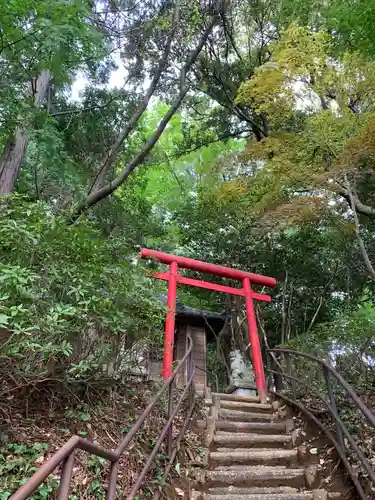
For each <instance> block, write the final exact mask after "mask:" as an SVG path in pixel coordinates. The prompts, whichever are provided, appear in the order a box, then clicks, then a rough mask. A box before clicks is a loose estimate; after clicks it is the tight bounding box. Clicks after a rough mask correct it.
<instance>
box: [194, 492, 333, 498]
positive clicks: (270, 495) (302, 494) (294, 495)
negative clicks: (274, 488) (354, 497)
mask: <svg viewBox="0 0 375 500" xmlns="http://www.w3.org/2000/svg"><path fill="white" fill-rule="evenodd" d="M203 498H204V500H314V494H313V492H312V491H306V492H304V491H303V492H298V493H266V494H265V495H264V494H257V493H250V494H245V495H236V494H232V493H228V494H225V495H215V494H214V495H213V494H211V493H206V494H205V495H204V496H203ZM324 500H325V499H324Z"/></svg>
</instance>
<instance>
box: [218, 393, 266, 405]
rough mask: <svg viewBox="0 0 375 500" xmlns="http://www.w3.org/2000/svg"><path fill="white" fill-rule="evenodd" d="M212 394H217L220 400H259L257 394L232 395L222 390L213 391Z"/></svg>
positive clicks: (251, 401)
mask: <svg viewBox="0 0 375 500" xmlns="http://www.w3.org/2000/svg"><path fill="white" fill-rule="evenodd" d="M212 396H217V397H218V398H219V399H220V400H222V401H224V400H226V401H239V402H240V403H259V401H260V399H259V396H234V395H232V394H225V393H223V392H213V393H212Z"/></svg>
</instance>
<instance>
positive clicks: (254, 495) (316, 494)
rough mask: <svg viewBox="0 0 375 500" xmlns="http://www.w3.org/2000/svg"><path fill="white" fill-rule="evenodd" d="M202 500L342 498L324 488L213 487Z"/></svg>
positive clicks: (318, 499) (308, 499)
mask: <svg viewBox="0 0 375 500" xmlns="http://www.w3.org/2000/svg"><path fill="white" fill-rule="evenodd" d="M202 498H203V499H204V500H326V499H327V498H328V499H336V498H337V499H340V498H343V497H342V494H341V493H338V492H326V491H325V490H314V491H298V490H297V489H296V488H289V487H278V488H237V487H236V486H229V487H228V488H213V489H211V490H209V491H208V492H207V493H205V494H204V495H203V497H202Z"/></svg>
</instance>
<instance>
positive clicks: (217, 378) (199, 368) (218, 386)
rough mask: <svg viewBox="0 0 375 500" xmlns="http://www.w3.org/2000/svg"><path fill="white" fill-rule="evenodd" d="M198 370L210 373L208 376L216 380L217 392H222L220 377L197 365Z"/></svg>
mask: <svg viewBox="0 0 375 500" xmlns="http://www.w3.org/2000/svg"><path fill="white" fill-rule="evenodd" d="M195 369H196V370H201V371H202V372H205V373H208V375H212V376H213V377H214V378H215V385H216V392H220V390H219V389H220V383H219V376H218V374H217V373H214V372H210V370H206V369H205V368H201V367H200V366H198V365H195Z"/></svg>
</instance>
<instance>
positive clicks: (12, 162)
mask: <svg viewBox="0 0 375 500" xmlns="http://www.w3.org/2000/svg"><path fill="white" fill-rule="evenodd" d="M50 81H51V73H50V72H49V71H48V70H43V71H42V72H41V73H40V75H39V76H38V78H37V79H36V82H35V97H34V106H35V107H36V108H40V106H41V105H42V104H43V102H44V99H45V97H46V95H47V90H48V86H49V83H50ZM20 121H21V119H20ZM28 142H29V137H28V131H27V124H21V125H19V126H18V127H17V128H16V130H15V132H14V135H12V136H10V137H9V138H8V140H7V143H6V145H5V147H4V151H3V154H2V155H1V158H0V196H4V195H6V194H9V193H11V192H12V191H13V189H14V185H15V183H16V182H17V179H18V177H19V174H20V170H21V166H22V163H23V160H24V158H25V154H26V150H27V145H28Z"/></svg>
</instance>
